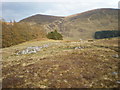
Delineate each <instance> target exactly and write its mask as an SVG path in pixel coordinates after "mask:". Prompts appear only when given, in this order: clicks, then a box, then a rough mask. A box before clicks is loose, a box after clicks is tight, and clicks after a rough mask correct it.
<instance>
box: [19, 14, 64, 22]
mask: <svg viewBox="0 0 120 90" xmlns="http://www.w3.org/2000/svg"><path fill="white" fill-rule="evenodd" d="M62 18H64V17H58V16H50V15H42V14H37V15H33V16H30V17H28V18H25V19H23V20H21V21H20V22H33V23H37V24H48V23H52V22H54V21H55V20H59V19H62Z"/></svg>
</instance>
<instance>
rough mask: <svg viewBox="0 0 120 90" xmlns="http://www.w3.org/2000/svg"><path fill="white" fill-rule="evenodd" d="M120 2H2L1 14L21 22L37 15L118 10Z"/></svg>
mask: <svg viewBox="0 0 120 90" xmlns="http://www.w3.org/2000/svg"><path fill="white" fill-rule="evenodd" d="M8 1H9V2H8ZM15 1H16V2H15ZM33 1H34V2H33ZM118 2H119V0H2V9H0V12H2V17H3V18H4V19H5V20H6V21H10V20H16V21H19V20H21V19H23V18H26V17H28V16H31V15H35V14H45V15H54V16H68V15H72V14H76V13H81V12H84V11H87V10H91V9H97V8H118Z"/></svg>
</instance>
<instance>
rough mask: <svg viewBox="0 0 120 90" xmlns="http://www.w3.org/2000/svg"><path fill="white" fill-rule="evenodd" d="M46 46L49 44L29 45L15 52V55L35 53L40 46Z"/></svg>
mask: <svg viewBox="0 0 120 90" xmlns="http://www.w3.org/2000/svg"><path fill="white" fill-rule="evenodd" d="M46 47H49V45H47V44H46V45H43V46H31V47H27V48H26V49H24V50H22V51H19V52H17V53H16V55H20V54H31V53H37V52H38V51H40V50H41V49H42V48H46Z"/></svg>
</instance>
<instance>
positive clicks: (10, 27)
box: [2, 22, 46, 48]
mask: <svg viewBox="0 0 120 90" xmlns="http://www.w3.org/2000/svg"><path fill="white" fill-rule="evenodd" d="M45 37H46V33H45V30H44V29H43V27H42V26H41V25H34V26H32V25H29V24H28V23H16V22H14V23H7V22H3V23H2V47H3V48H4V47H9V46H12V45H17V44H19V43H22V42H25V41H29V40H32V39H36V38H38V39H42V38H45Z"/></svg>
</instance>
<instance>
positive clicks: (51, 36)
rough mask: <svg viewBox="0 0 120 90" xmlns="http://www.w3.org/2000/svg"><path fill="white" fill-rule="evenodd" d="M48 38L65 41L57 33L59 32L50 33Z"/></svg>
mask: <svg viewBox="0 0 120 90" xmlns="http://www.w3.org/2000/svg"><path fill="white" fill-rule="evenodd" d="M47 38H49V39H54V40H63V36H62V35H61V34H60V33H58V32H57V30H55V31H52V32H49V33H48V34H47Z"/></svg>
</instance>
